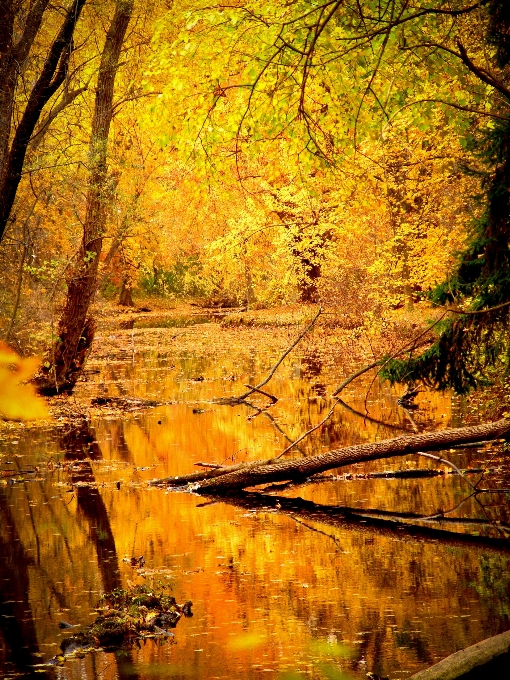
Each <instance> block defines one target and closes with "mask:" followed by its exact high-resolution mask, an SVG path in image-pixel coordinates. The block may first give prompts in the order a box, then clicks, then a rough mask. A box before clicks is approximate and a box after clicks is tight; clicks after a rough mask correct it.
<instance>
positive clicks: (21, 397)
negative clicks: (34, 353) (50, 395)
mask: <svg viewBox="0 0 510 680" xmlns="http://www.w3.org/2000/svg"><path fill="white" fill-rule="evenodd" d="M38 366H39V359H38V358H37V357H28V358H27V359H22V358H21V357H19V356H18V355H17V354H16V352H14V350H12V349H11V348H10V347H8V346H7V345H5V344H4V343H2V342H0V418H2V419H3V420H39V419H41V418H47V417H48V409H47V408H46V403H45V402H44V400H43V399H41V398H40V397H38V396H37V394H36V392H35V389H34V387H33V386H32V385H23V384H22V383H24V382H25V381H26V380H29V379H30V378H31V377H32V376H33V374H34V373H35V371H36V370H37V368H38Z"/></svg>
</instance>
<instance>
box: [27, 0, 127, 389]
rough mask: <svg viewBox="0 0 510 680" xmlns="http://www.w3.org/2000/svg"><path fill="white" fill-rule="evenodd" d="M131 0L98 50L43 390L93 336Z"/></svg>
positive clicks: (68, 377) (118, 8)
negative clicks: (79, 197) (69, 258)
mask: <svg viewBox="0 0 510 680" xmlns="http://www.w3.org/2000/svg"><path fill="white" fill-rule="evenodd" d="M133 5H134V0H117V2H116V4H115V14H114V16H113V19H112V21H111V24H110V27H109V29H108V32H107V34H106V40H105V45H104V49H103V52H102V55H101V64H100V67H99V74H98V81H97V88H96V96H95V105H94V116H93V121H92V132H91V136H90V147H89V173H90V177H89V186H88V191H87V199H86V210H85V219H84V222H83V236H82V240H81V245H80V248H79V251H78V253H77V255H76V257H75V260H74V262H73V264H72V267H70V269H69V274H68V277H67V286H68V288H67V296H66V301H65V305H64V309H63V311H62V314H61V317H60V321H59V328H58V338H57V339H56V341H55V343H54V345H53V347H52V349H51V350H50V352H49V353H48V356H47V360H46V362H45V366H44V369H43V371H42V373H41V375H40V376H39V378H38V387H39V391H40V392H41V393H43V394H53V393H56V392H66V391H71V390H72V389H73V387H74V385H75V383H76V379H77V377H78V375H79V373H80V371H81V369H82V366H83V363H84V361H85V358H86V355H87V353H88V351H89V349H90V345H91V343H92V340H93V337H94V330H95V323H94V320H93V317H92V316H89V307H90V303H91V301H92V298H93V296H94V294H95V292H96V283H97V272H98V265H99V257H100V255H101V249H102V244H103V236H104V232H105V226H106V219H107V211H108V202H109V201H110V200H111V197H112V193H111V178H110V177H109V176H108V169H107V155H108V135H109V132H110V124H111V121H112V115H113V95H114V86H115V76H116V73H117V69H118V66H119V58H120V54H121V48H122V45H123V42H124V38H125V35H126V31H127V28H128V24H129V21H130V19H131V15H132V12H133Z"/></svg>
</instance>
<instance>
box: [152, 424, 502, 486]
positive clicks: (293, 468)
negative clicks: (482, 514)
mask: <svg viewBox="0 0 510 680" xmlns="http://www.w3.org/2000/svg"><path fill="white" fill-rule="evenodd" d="M509 431H510V420H508V419H506V418H503V419H502V420H498V421H497V422H493V423H486V424H484V425H474V426H471V427H460V428H455V429H449V430H440V431H438V432H428V433H422V434H414V435H408V436H400V437H395V438H394V439H386V440H384V441H380V442H375V443H369V444H358V445H355V446H348V447H345V448H342V449H335V450H333V451H328V452H326V453H321V454H318V455H316V456H310V457H309V458H298V459H293V460H288V461H282V460H279V459H278V458H271V459H269V460H266V461H255V462H253V463H240V464H238V465H233V466H229V467H224V468H220V469H215V470H210V471H208V472H195V473H192V474H191V475H183V476H181V477H166V478H165V479H161V480H155V481H154V482H152V484H166V485H169V486H183V485H186V484H188V483H190V482H197V483H198V484H197V486H196V487H195V489H194V490H196V491H198V492H200V493H209V492H213V493H222V492H229V491H233V490H240V489H245V488H247V487H251V486H256V485H258V484H269V483H272V482H284V481H295V480H296V479H305V478H307V477H310V476H311V475H314V474H317V473H320V472H325V471H326V470H331V469H334V468H338V467H342V466H345V465H352V464H354V463H361V462H365V461H370V460H378V459H380V458H390V457H392V456H405V455H408V454H410V453H417V452H419V451H423V450H426V451H431V450H437V449H444V448H447V447H451V446H453V445H455V444H464V443H467V442H474V441H482V440H487V439H489V438H491V437H492V438H497V437H501V436H502V435H504V434H506V433H508V432H509Z"/></svg>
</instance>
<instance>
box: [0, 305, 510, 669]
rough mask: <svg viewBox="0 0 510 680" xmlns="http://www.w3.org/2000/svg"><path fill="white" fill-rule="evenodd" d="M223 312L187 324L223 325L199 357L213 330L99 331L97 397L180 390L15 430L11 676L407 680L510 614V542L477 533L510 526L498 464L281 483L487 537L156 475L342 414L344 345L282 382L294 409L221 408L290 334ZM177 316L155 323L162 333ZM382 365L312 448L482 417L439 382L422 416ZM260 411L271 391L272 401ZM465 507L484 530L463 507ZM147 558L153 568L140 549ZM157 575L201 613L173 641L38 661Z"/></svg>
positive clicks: (1, 559)
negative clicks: (266, 500) (444, 515)
mask: <svg viewBox="0 0 510 680" xmlns="http://www.w3.org/2000/svg"><path fill="white" fill-rule="evenodd" d="M201 321H202V319H201ZM208 321H209V320H208V319H207V318H206V319H205V322H204V323H200V324H197V325H192V324H190V323H189V322H188V321H186V320H184V321H183V322H182V323H181V324H179V326H180V327H181V328H182V329H183V332H184V331H186V332H188V333H195V334H197V337H198V335H199V334H200V333H204V334H206V335H203V336H200V337H202V341H203V344H204V347H205V346H206V345H207V342H208V341H207V338H209V337H210V338H213V337H214V338H217V339H216V340H215V344H214V347H211V348H210V351H205V350H204V351H201V352H194V351H193V350H192V349H190V345H191V344H192V343H188V344H183V345H181V346H178V348H177V350H176V351H174V352H169V351H166V350H164V349H162V347H161V346H159V345H158V342H153V341H152V340H148V341H147V342H146V344H142V342H141V338H142V337H145V338H146V337H147V335H143V334H144V333H151V332H152V331H151V329H150V328H149V327H147V328H143V327H140V328H138V329H136V327H135V330H136V331H137V333H136V335H135V334H134V331H133V330H131V329H129V328H127V329H126V328H124V330H122V329H121V330H119V331H118V333H122V334H124V336H125V337H126V338H127V339H128V341H129V339H130V338H131V339H132V342H133V352H132V353H131V352H130V351H127V350H126V351H124V353H120V354H118V355H117V356H116V355H115V354H108V353H107V349H106V345H107V343H106V335H108V333H109V331H105V341H104V343H102V342H101V338H99V339H98V340H97V341H96V343H97V344H98V350H97V351H96V354H95V355H94V356H92V358H91V361H90V363H89V365H88V369H87V370H88V373H87V378H88V379H87V381H86V382H82V383H79V387H78V388H77V399H78V398H79V399H91V398H93V397H97V396H98V395H100V396H104V397H107V396H116V397H133V396H135V397H139V398H143V399H155V400H158V401H160V402H165V405H161V406H157V407H155V408H151V409H146V410H143V411H142V410H133V411H132V412H129V413H127V414H124V415H123V416H122V417H121V416H119V415H118V414H115V413H113V414H108V413H105V414H104V415H99V416H97V417H95V418H94V419H93V420H92V421H91V422H85V421H84V422H83V424H82V425H81V426H77V427H74V428H67V429H66V428H59V429H57V428H46V429H43V428H26V429H18V430H13V431H12V432H10V431H5V432H3V434H2V438H1V439H0V472H1V474H2V477H1V478H0V480H1V486H0V513H1V520H0V521H1V526H0V542H1V545H0V670H1V671H2V673H3V676H2V677H4V678H14V677H30V676H34V677H36V676H37V677H48V678H59V679H62V680H64V679H68V678H69V680H71V679H74V678H87V679H90V680H92V679H96V678H102V679H103V678H104V679H105V680H113V678H126V679H127V678H133V679H136V678H140V679H145V678H147V679H149V678H158V677H159V678H175V679H177V678H192V679H197V680H213V679H220V678H221V679H223V678H224V679H227V678H228V679H231V678H243V679H247V680H248V679H249V680H252V679H255V678H261V677H266V678H267V677H268V678H277V679H278V680H298V679H300V678H313V679H314V680H322V679H328V680H348V679H351V680H355V679H356V680H361V679H362V678H366V676H367V673H368V672H372V673H375V674H377V675H380V676H382V677H389V678H392V680H393V679H398V678H406V677H409V676H410V675H412V674H413V673H414V672H417V671H418V670H421V669H423V668H426V667H427V666H429V665H432V664H433V663H435V662H437V661H438V660H440V659H441V658H444V657H445V656H447V655H449V654H451V653H453V652H454V651H456V650H458V649H462V648H463V647H466V646H468V645H471V644H474V643H475V642H477V641H479V640H482V639H484V638H486V637H489V636H491V635H495V634H497V633H500V632H503V631H505V630H507V629H509V628H510V542H509V544H508V547H506V546H505V545H501V544H500V543H498V544H495V545H494V546H493V545H491V544H490V543H489V542H486V543H484V542H483V541H482V540H480V541H479V542H477V540H476V538H477V536H478V537H482V536H489V537H491V536H492V537H495V538H497V537H498V536H500V534H499V533H498V529H497V526H496V528H495V527H494V525H491V524H490V522H491V521H492V522H502V523H507V522H508V521H509V520H510V512H509V502H508V500H509V497H510V496H509V494H508V487H509V486H510V475H509V474H508V467H507V468H506V471H505V470H503V471H501V470H500V471H499V472H497V471H496V473H495V474H493V475H487V476H486V478H485V479H484V481H483V484H482V485H481V486H483V487H484V488H485V487H487V488H488V487H490V488H491V490H492V491H493V492H491V493H484V494H480V495H478V496H476V497H474V496H471V497H470V498H469V496H470V493H471V488H470V487H469V485H468V483H467V482H466V480H465V479H463V478H462V477H460V476H459V475H455V474H444V475H441V476H434V477H426V478H413V477H403V478H381V477H372V476H371V474H373V473H376V472H381V471H385V470H391V471H396V470H400V471H403V470H407V471H409V470H413V469H415V468H418V467H419V468H426V469H434V468H437V463H436V462H434V461H431V460H425V459H423V458H419V457H418V456H410V457H409V458H397V459H394V460H383V461H376V462H371V463H366V464H359V465H357V466H353V467H351V468H349V469H348V470H344V469H341V470H338V471H337V472H336V473H335V474H334V475H333V476H331V477H329V478H326V479H325V480H324V481H321V482H316V483H308V484H304V485H301V486H298V487H294V488H286V489H284V490H282V491H281V495H282V496H285V497H287V498H292V497H297V496H299V497H301V498H302V499H304V500H308V501H314V503H316V504H317V506H319V510H320V506H349V507H351V508H359V509H378V510H386V511H391V512H398V513H417V514H420V515H432V514H435V513H437V512H439V511H443V512H444V511H448V510H450V509H453V508H456V506H458V507H457V509H456V510H455V511H454V512H452V513H450V514H449V515H448V517H451V518H453V519H458V520H459V523H458V525H457V524H456V523H455V522H451V523H449V524H448V526H446V527H444V528H445V532H446V531H447V530H449V529H452V530H454V531H458V532H468V533H469V534H470V535H471V536H473V537H474V538H473V540H472V541H469V540H467V541H464V542H463V541H462V540H460V539H459V540H454V539H452V540H449V539H448V536H446V537H445V538H444V539H443V538H441V537H437V536H436V537H433V536H426V535H423V536H421V535H419V534H416V535H415V534H412V533H408V532H406V531H405V530H402V528H395V529H391V528H389V529H388V528H384V529H383V528H378V527H377V526H373V525H371V524H370V523H363V522H356V523H353V522H351V523H348V522H342V521H341V520H337V519H335V517H334V516H331V515H328V513H327V512H320V511H319V510H317V512H314V511H309V512H302V511H301V510H300V508H299V506H296V508H295V510H293V507H292V505H291V504H286V503H284V502H283V501H282V503H281V504H280V503H278V504H274V503H272V504H268V506H267V507H260V506H257V505H254V504H252V505H250V503H249V502H246V503H238V504H236V503H235V502H234V501H228V500H225V501H223V500H217V499H210V498H208V497H202V496H197V495H194V494H192V493H187V492H182V491H180V492H176V491H168V490H165V489H160V488H153V487H152V488H151V487H148V486H147V484H146V482H147V481H148V480H151V479H154V478H160V477H165V476H168V475H180V474H185V473H188V472H192V471H194V470H197V469H198V468H197V467H196V466H195V463H197V462H209V463H217V464H221V463H226V464H228V463H229V462H243V461H249V460H257V459H261V458H269V457H271V456H273V455H277V454H278V453H279V452H280V451H281V450H283V449H284V448H285V447H286V446H287V444H288V443H289V441H290V440H292V439H294V438H295V437H297V436H298V435H299V434H301V433H302V432H303V431H304V430H306V429H308V428H309V427H311V426H312V425H313V424H314V423H316V422H318V421H319V420H320V419H321V418H322V417H324V415H325V414H326V413H327V411H328V409H329V408H330V405H331V403H332V402H331V400H330V399H329V397H328V396H327V395H329V394H331V392H332V391H333V389H334V387H335V386H336V385H338V384H339V383H340V382H341V380H342V379H343V377H342V372H341V361H340V359H337V358H331V357H329V358H328V357H326V358H325V357H323V356H322V355H320V354H317V353H314V352H308V353H307V352H306V351H305V350H302V349H300V348H299V347H298V348H297V349H296V350H295V351H294V352H293V353H292V354H291V355H290V356H289V357H288V358H287V359H286V361H285V362H284V363H283V364H282V366H281V367H280V368H279V370H278V372H277V373H276V375H275V377H274V378H273V379H272V380H271V382H270V383H268V385H267V386H266V387H265V388H264V389H267V390H268V391H269V392H271V393H272V394H275V395H277V396H278V399H279V400H278V403H277V404H275V405H274V406H271V407H270V408H268V409H267V410H262V411H260V410H259V408H254V407H250V406H247V405H238V406H234V407H233V406H229V405H221V404H218V403H214V401H213V399H214V398H219V397H226V396H231V395H235V394H240V393H242V392H243V391H245V389H246V388H245V387H244V385H246V384H257V382H259V381H260V380H262V378H263V377H264V376H265V375H266V374H267V372H268V370H269V369H270V367H271V365H272V364H273V363H274V361H275V360H276V358H277V357H278V355H279V353H280V351H281V348H278V347H277V346H276V345H275V344H274V343H272V340H271V337H268V336H271V331H267V330H261V331H260V343H259V344H258V346H259V347H260V348H261V349H257V343H256V342H254V343H253V344H250V343H248V342H246V343H244V342H243V340H242V338H241V340H240V344H239V346H236V347H232V346H231V344H230V343H229V341H228V338H223V336H222V335H221V333H222V331H221V329H220V328H219V325H218V323H209V322H208ZM149 325H150V324H149ZM190 329H191V330H190ZM176 330H177V331H178V330H179V328H177V329H176V328H175V327H174V328H169V327H167V328H159V329H153V331H154V338H156V337H157V338H163V337H166V336H164V335H163V334H165V333H166V334H168V333H174V331H176ZM250 332H251V333H252V335H256V333H255V331H250ZM158 333H159V335H158ZM240 333H242V331H240ZM293 333H294V334H295V333H296V331H295V329H294V330H293ZM151 337H152V336H151ZM172 337H174V336H172ZM139 338H140V341H139ZM204 338H205V340H204ZM218 338H219V339H218ZM222 338H223V339H222ZM262 338H264V342H262ZM283 344H285V343H283ZM160 345H161V343H160ZM128 347H129V342H128ZM239 347H241V349H240V348H239ZM103 350H104V351H103ZM372 379H373V376H371V375H367V376H364V378H363V379H360V380H358V381H357V382H355V383H352V384H351V385H350V386H349V388H348V389H346V390H345V392H344V393H343V398H344V400H345V402H346V403H347V404H348V406H349V408H346V407H342V406H338V407H337V410H336V412H335V415H334V417H333V418H332V419H331V420H330V421H329V422H328V423H327V425H325V426H324V427H323V429H322V430H321V431H320V433H315V435H314V436H313V437H310V438H309V439H308V440H307V441H306V442H303V444H302V446H301V447H300V450H299V451H296V452H295V453H294V455H311V454H316V453H320V452H321V451H326V450H328V449H331V448H335V447H340V446H344V445H350V444H354V443H359V442H365V441H376V440H377V439H386V438H389V437H394V436H397V435H399V434H401V433H402V432H405V431H408V432H412V431H413V429H412V428H413V425H412V422H411V420H414V421H415V426H418V427H420V428H421V427H424V428H427V429H433V428H444V427H450V426H453V427H456V426H460V425H462V424H464V422H465V416H466V406H465V403H464V401H463V400H462V399H459V398H455V397H452V396H450V395H441V394H432V393H422V394H420V395H419V396H418V399H417V403H418V406H419V408H418V409H417V410H416V411H414V412H413V413H406V412H405V411H403V409H401V408H400V407H399V406H398V404H397V397H398V391H397V390H394V389H391V388H389V387H388V386H384V385H383V386H381V385H380V384H379V383H378V381H377V380H376V381H375V382H374V383H373V385H371V382H372ZM370 386H371V390H370V392H369V395H368V397H366V393H367V389H368V388H369V387H370ZM253 404H254V405H258V407H263V406H267V404H268V400H267V399H265V398H264V397H263V396H260V395H259V396H257V397H256V398H255V399H254V400H253ZM366 409H368V414H369V415H368V417H364V415H365V416H366ZM360 414H361V415H360ZM471 422H472V421H471ZM445 455H446V454H445ZM447 455H448V457H449V458H450V460H452V461H453V462H454V463H455V464H456V465H458V466H459V467H462V468H469V467H477V466H480V465H482V464H483V463H484V462H485V461H487V460H489V459H490V460H497V459H498V456H501V446H499V448H498V446H497V445H491V444H489V445H486V446H478V447H473V448H466V449H462V450H456V451H452V452H450V453H447ZM346 473H349V475H347V477H346ZM339 476H341V478H339ZM479 477H480V475H479V474H478V475H470V476H469V478H470V479H471V478H472V479H473V482H475V481H477V480H478V479H479ZM505 489H506V491H505ZM326 510H327V508H326ZM466 518H469V519H471V520H473V524H471V525H469V524H466V523H465V522H462V521H460V520H463V519H464V520H465V519H466ZM141 556H143V558H144V559H143V561H138V562H137V563H136V565H133V566H132V564H131V558H133V557H135V558H139V557H141ZM152 579H155V580H157V581H162V582H163V583H165V584H168V585H169V587H170V589H171V593H172V595H174V596H175V598H176V599H177V601H178V602H185V601H186V600H191V601H192V602H193V616H192V617H190V618H183V619H182V620H181V621H179V623H178V625H177V627H176V628H175V630H174V637H173V638H169V639H167V640H165V641H164V643H162V642H160V641H154V640H146V641H144V642H142V643H141V644H140V645H139V646H137V647H135V648H133V649H129V650H128V649H126V650H118V651H116V652H94V653H91V654H87V655H85V656H84V657H83V658H74V659H69V660H67V661H66V662H65V663H64V665H62V666H61V667H54V668H47V667H44V666H38V664H42V663H44V662H45V661H47V660H48V659H50V658H51V657H53V656H54V655H55V654H57V652H58V650H59V646H60V642H61V641H62V639H63V637H65V636H68V635H69V634H70V632H69V631H68V630H61V629H60V628H59V622H60V621H62V620H64V621H66V622H70V623H72V624H73V625H76V626H79V628H76V629H73V630H72V631H71V632H75V631H76V630H83V629H85V627H86V626H87V625H88V624H90V623H92V621H93V620H94V618H95V616H96V613H95V611H94V607H95V606H96V604H97V602H98V599H99V597H100V595H101V593H104V592H109V591H111V590H113V589H115V588H117V587H126V585H128V586H129V585H130V584H133V583H151V580H152Z"/></svg>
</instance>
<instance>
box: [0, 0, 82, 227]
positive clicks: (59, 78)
mask: <svg viewBox="0 0 510 680" xmlns="http://www.w3.org/2000/svg"><path fill="white" fill-rule="evenodd" d="M84 5H85V0H73V2H72V3H71V5H70V6H69V7H68V9H67V10H66V11H65V14H64V20H63V22H62V25H61V27H60V30H59V31H58V33H57V36H56V37H55V39H54V40H53V42H52V43H51V45H50V46H49V49H48V52H47V55H46V57H45V58H44V61H43V64H42V66H41V68H40V69H37V67H36V68H35V69H34V64H33V62H34V61H35V62H36V63H37V61H38V60H37V59H34V58H33V55H32V60H30V56H31V49H32V47H33V45H34V42H35V41H36V39H37V38H40V33H41V32H42V30H41V29H42V25H43V21H44V20H45V19H46V20H47V15H48V14H49V13H50V10H51V9H53V8H52V7H51V6H50V3H49V0H36V1H35V2H33V3H25V2H14V1H12V0H10V1H9V0H5V1H2V2H1V3H0V55H1V58H0V84H1V86H0V240H1V239H2V237H3V234H4V232H5V228H6V226H7V223H8V220H9V217H10V215H11V210H12V206H13V204H14V200H15V198H16V192H17V190H18V185H19V183H20V180H21V173H22V170H23V164H24V162H25V156H26V153H27V148H28V146H29V144H30V140H31V138H32V135H33V133H34V130H35V129H36V126H37V124H38V121H39V118H40V116H41V113H42V111H43V109H44V107H45V105H46V104H47V103H48V102H49V100H50V99H51V98H52V97H53V95H54V94H55V93H56V92H57V91H58V89H59V88H60V86H61V85H62V84H63V82H64V81H65V79H66V76H67V73H68V67H69V59H70V56H71V53H72V51H73V34H74V31H75V28H76V24H77V22H78V19H79V17H80V14H81V11H82V9H83V6H84ZM61 12H62V10H61V9H60V8H59V9H58V13H59V14H60V13H61ZM52 19H53V20H54V17H52ZM20 24H21V27H22V29H21V35H20V36H19V38H18V37H17V36H18V32H19V25H20ZM28 75H29V76H30V77H31V78H33V79H34V80H35V83H34V85H33V87H32V88H31V90H30V93H29V95H28V97H27V99H26V102H25V106H24V110H23V112H22V113H21V112H20V117H19V122H18V124H17V125H14V112H15V109H16V108H17V105H18V104H19V100H18V99H17V98H18V94H19V93H18V89H20V88H23V87H25V86H26V84H27V83H26V82H25V80H26V79H27V76H28Z"/></svg>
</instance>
